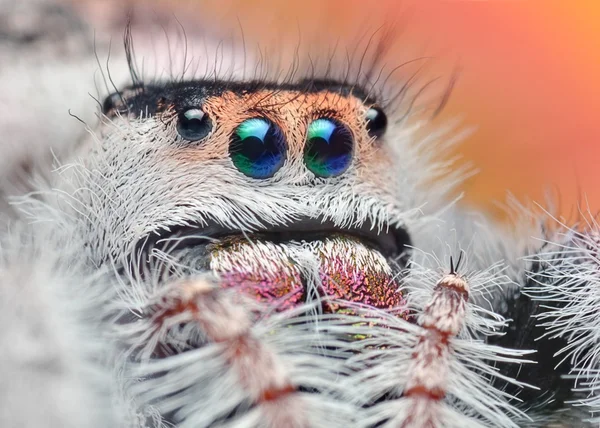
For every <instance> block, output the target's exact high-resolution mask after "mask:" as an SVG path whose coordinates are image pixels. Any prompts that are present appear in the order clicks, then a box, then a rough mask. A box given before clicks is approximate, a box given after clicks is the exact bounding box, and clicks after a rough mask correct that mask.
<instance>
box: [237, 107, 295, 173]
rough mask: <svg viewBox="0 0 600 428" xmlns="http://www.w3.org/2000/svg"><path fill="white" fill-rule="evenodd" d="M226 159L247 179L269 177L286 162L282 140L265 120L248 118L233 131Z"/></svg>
mask: <svg viewBox="0 0 600 428" xmlns="http://www.w3.org/2000/svg"><path fill="white" fill-rule="evenodd" d="M229 156H230V157H231V160H232V162H233V165H235V167H236V168H237V169H238V170H239V171H240V172H241V173H242V174H244V175H247V176H248V177H252V178H261V179H262V178H269V177H272V176H273V175H275V173H276V172H277V171H278V170H279V168H281V166H282V165H283V162H284V161H285V156H286V143H285V137H284V135H283V132H282V131H281V129H280V128H279V127H278V126H277V125H275V124H274V123H273V122H271V121H270V120H268V119H265V118H254V119H248V120H246V121H244V122H242V123H241V124H240V125H239V126H238V127H237V128H236V130H235V131H234V132H233V135H232V136H231V142H230V143H229Z"/></svg>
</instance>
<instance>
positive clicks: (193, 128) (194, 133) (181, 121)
mask: <svg viewBox="0 0 600 428" xmlns="http://www.w3.org/2000/svg"><path fill="white" fill-rule="evenodd" d="M212 128H213V123H212V120H210V117H208V115H207V114H206V113H204V112H203V111H202V109H200V108H199V107H188V108H186V109H184V110H182V111H181V112H180V113H179V114H178V115H177V132H178V133H179V135H180V136H181V138H183V139H184V140H187V141H199V140H202V139H203V138H205V137H206V136H207V135H208V134H210V132H211V131H212Z"/></svg>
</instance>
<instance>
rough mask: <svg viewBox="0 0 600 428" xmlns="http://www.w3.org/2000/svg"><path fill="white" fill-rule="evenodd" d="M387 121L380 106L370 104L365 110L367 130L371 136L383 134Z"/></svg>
mask: <svg viewBox="0 0 600 428" xmlns="http://www.w3.org/2000/svg"><path fill="white" fill-rule="evenodd" d="M387 123H388V120H387V116H386V115H385V113H384V112H383V110H382V109H381V108H380V107H378V106H372V107H371V108H370V109H369V110H367V131H368V132H369V135H370V136H371V137H375V138H379V137H381V136H382V135H383V134H385V130H386V129H387Z"/></svg>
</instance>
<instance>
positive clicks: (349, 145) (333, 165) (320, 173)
mask: <svg viewBox="0 0 600 428" xmlns="http://www.w3.org/2000/svg"><path fill="white" fill-rule="evenodd" d="M353 152H354V138H353V137H352V132H351V131H350V130H349V129H348V127H347V126H346V125H344V124H343V123H341V122H340V121H338V120H335V119H332V118H320V119H317V120H314V121H312V122H311V123H310V125H309V126H308V133H307V136H306V145H305V146H304V163H305V164H306V167H307V168H308V169H309V170H310V171H312V173H313V174H315V175H316V176H317V177H321V178H326V177H335V176H336V175H340V174H342V173H343V172H344V171H346V170H347V169H348V167H349V166H350V164H351V163H352V154H353Z"/></svg>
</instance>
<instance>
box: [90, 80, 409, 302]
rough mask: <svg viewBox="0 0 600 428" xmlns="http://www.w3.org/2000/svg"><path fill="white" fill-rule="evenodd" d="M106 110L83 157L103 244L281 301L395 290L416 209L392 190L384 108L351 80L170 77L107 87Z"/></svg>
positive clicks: (377, 298) (359, 297)
mask: <svg viewBox="0 0 600 428" xmlns="http://www.w3.org/2000/svg"><path fill="white" fill-rule="evenodd" d="M104 114H105V115H106V118H107V120H106V121H105V124H104V126H103V127H102V130H101V140H102V141H101V143H102V144H101V147H99V148H98V149H97V150H96V153H95V155H94V156H91V158H90V159H91V162H90V163H91V165H90V166H89V168H88V169H89V170H93V171H96V172H97V174H96V178H95V179H96V185H97V186H98V188H101V189H102V191H101V192H95V195H94V198H93V199H94V200H92V201H90V205H92V206H95V208H94V210H95V211H101V212H102V213H103V216H102V217H103V218H104V219H105V221H106V227H105V228H104V230H102V227H101V228H100V232H99V233H100V236H98V237H97V239H96V240H95V242H98V243H99V244H98V248H96V250H97V253H98V255H99V257H101V258H104V259H106V258H107V257H110V258H113V259H114V258H117V259H119V258H122V257H124V258H126V259H127V260H129V263H130V264H131V263H133V265H134V267H135V268H140V267H143V268H144V269H145V270H148V269H150V270H152V269H155V268H156V266H157V265H158V264H161V263H163V264H164V263H168V264H170V267H171V268H172V269H171V270H173V269H174V268H175V267H177V269H179V268H181V269H182V271H186V272H189V271H190V270H191V271H195V270H199V271H206V270H211V271H214V272H215V273H217V274H218V275H219V276H220V277H221V278H222V280H223V282H224V283H225V284H232V285H238V286H242V287H247V288H249V289H250V291H251V292H252V293H254V294H256V295H257V296H259V297H260V298H266V299H283V301H284V303H285V304H287V305H293V304H295V303H296V302H298V301H300V300H304V299H306V298H308V297H310V296H323V295H328V296H332V297H335V298H342V299H346V300H354V301H357V302H358V303H365V304H372V305H375V306H378V307H385V308H389V307H393V306H397V305H399V304H400V303H401V301H402V296H401V295H400V293H398V292H397V289H398V277H399V275H400V274H401V272H402V271H403V270H404V268H405V267H406V263H407V260H408V249H407V245H408V244H409V243H410V236H409V233H408V231H407V228H406V222H407V219H408V218H409V217H410V216H414V215H415V210H414V209H412V210H411V209H408V207H407V206H402V204H401V203H400V202H398V201H399V198H398V197H397V194H398V188H399V186H402V182H401V181H400V182H399V179H398V165H396V164H394V163H393V162H392V160H391V159H392V158H393V157H392V156H390V152H389V147H388V144H389V141H386V139H387V136H386V128H387V126H388V120H387V117H386V113H385V112H384V110H383V109H382V108H381V107H379V106H378V104H377V103H376V102H375V100H372V99H370V98H369V97H368V96H366V95H365V94H364V92H363V91H361V90H360V89H359V88H356V87H350V86H346V85H343V84H339V83H336V82H328V81H314V80H313V81H309V82H304V81H301V82H299V83H297V84H284V85H282V84H272V85H269V84H265V83H264V82H262V83H244V84H236V83H232V82H218V81H190V82H174V83H173V82H172V83H168V84H160V85H159V84H156V85H147V86H138V87H130V88H128V89H126V90H123V91H121V92H119V93H117V94H114V95H112V96H110V97H109V98H108V99H107V100H106V101H105V103H104ZM413 208H414V207H413ZM94 229H96V230H97V229H98V225H97V224H96V225H95V226H94ZM97 233H98V232H97ZM177 269H175V270H177ZM330 307H332V308H336V307H337V306H336V305H335V304H334V303H331V305H330Z"/></svg>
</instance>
